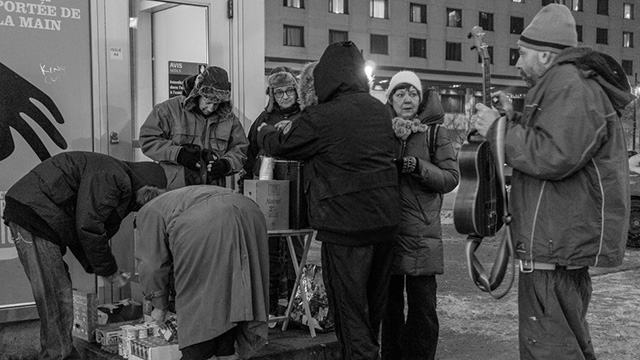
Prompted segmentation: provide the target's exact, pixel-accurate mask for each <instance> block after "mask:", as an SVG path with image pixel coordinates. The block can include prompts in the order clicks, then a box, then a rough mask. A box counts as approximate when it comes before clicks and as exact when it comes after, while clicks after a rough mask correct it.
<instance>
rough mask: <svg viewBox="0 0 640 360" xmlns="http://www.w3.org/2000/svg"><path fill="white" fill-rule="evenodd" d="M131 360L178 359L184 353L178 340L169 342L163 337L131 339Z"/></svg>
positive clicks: (129, 357)
mask: <svg viewBox="0 0 640 360" xmlns="http://www.w3.org/2000/svg"><path fill="white" fill-rule="evenodd" d="M130 346H131V348H130V349H129V354H128V359H129V360H139V359H140V360H178V359H180V358H181V357H182V353H181V352H180V350H179V349H178V342H177V341H172V342H168V341H166V340H165V339H164V338H162V337H150V338H146V339H136V340H131V343H130Z"/></svg>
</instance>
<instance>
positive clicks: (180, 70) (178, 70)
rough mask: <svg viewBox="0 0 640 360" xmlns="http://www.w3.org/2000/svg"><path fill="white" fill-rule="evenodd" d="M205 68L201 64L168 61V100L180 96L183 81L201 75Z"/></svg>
mask: <svg viewBox="0 0 640 360" xmlns="http://www.w3.org/2000/svg"><path fill="white" fill-rule="evenodd" d="M206 67H207V64H202V63H194V62H185V61H169V98H172V97H174V96H179V95H182V90H183V89H184V86H183V84H182V82H183V81H184V79H186V78H188V77H189V76H191V75H194V74H200V73H202V72H203V71H204V69H206Z"/></svg>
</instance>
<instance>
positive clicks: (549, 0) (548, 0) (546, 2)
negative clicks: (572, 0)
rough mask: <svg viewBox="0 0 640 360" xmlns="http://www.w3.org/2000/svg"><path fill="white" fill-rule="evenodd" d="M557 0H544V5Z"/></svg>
mask: <svg viewBox="0 0 640 360" xmlns="http://www.w3.org/2000/svg"><path fill="white" fill-rule="evenodd" d="M555 2H556V0H542V6H547V5H549V4H553V3H555Z"/></svg>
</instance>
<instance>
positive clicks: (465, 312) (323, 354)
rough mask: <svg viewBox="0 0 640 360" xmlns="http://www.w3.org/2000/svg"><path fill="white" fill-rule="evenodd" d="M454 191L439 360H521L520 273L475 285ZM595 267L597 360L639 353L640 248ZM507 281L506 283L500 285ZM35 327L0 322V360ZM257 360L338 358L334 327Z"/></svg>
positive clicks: (447, 221)
mask: <svg viewBox="0 0 640 360" xmlns="http://www.w3.org/2000/svg"><path fill="white" fill-rule="evenodd" d="M454 196H455V194H450V195H447V196H445V201H444V202H445V205H444V206H443V212H442V221H443V240H444V251H445V274H444V275H441V276H439V277H438V314H439V320H440V340H439V344H438V352H437V355H436V358H437V359H439V360H466V359H469V360H471V359H473V360H513V359H518V346H517V336H518V324H517V322H518V318H517V303H516V295H517V291H516V289H517V273H515V274H516V276H515V281H514V284H513V287H512V289H511V291H510V292H509V293H508V294H507V295H506V296H505V297H504V298H502V299H500V300H495V299H493V298H491V297H490V296H489V294H487V293H485V292H482V291H480V290H479V289H477V288H476V287H475V285H474V284H473V283H472V281H471V280H470V279H469V276H468V270H467V266H466V258H465V256H464V248H465V244H466V237H465V236H462V235H460V234H458V233H457V232H456V231H455V229H454V226H453V221H452V214H451V209H452V204H453V197H454ZM498 235H500V233H499V234H498ZM498 244H499V240H498V239H497V238H486V239H484V241H483V243H482V244H481V246H480V247H479V248H478V250H477V251H476V256H477V257H478V259H479V260H480V261H481V262H482V263H483V264H485V268H487V270H488V269H489V268H490V267H491V264H492V261H493V257H494V256H495V252H496V249H497V246H498ZM309 262H310V263H315V264H319V263H320V256H319V243H314V244H313V245H312V248H311V252H310V254H309ZM510 271H511V270H510ZM590 272H591V275H592V283H593V295H592V300H591V305H590V307H589V313H588V321H589V324H590V329H591V335H592V338H593V343H594V347H595V351H596V355H597V356H598V359H599V360H614V359H615V360H637V359H640V301H638V300H639V299H640V250H636V249H627V251H626V255H625V261H624V264H623V265H622V266H620V267H617V268H612V269H603V268H594V269H591V270H590ZM509 274H510V273H508V274H507V276H509ZM506 284H507V281H506V280H505V281H503V286H504V285H506ZM38 331H39V322H38V321H37V320H33V321H26V322H21V323H13V324H0V360H13V359H29V360H30V359H36V358H37V349H38V347H39V345H38V338H39V335H38ZM75 341H76V346H77V348H78V349H79V350H80V351H81V353H82V354H83V356H84V358H86V359H100V360H102V359H105V360H116V359H122V358H121V357H119V356H117V355H113V354H109V353H106V352H104V351H102V350H100V348H99V347H98V346H97V345H96V344H89V343H87V342H85V341H82V340H79V339H76V340H75ZM253 359H259V360H285V359H286V360H303V359H304V360H333V359H340V355H339V353H338V346H337V341H336V337H335V333H333V332H329V333H324V334H323V333H318V334H317V336H316V337H315V338H311V336H310V335H309V331H308V329H305V328H295V327H293V326H291V325H290V326H289V329H288V330H287V331H281V330H280V329H279V327H276V328H275V329H271V330H270V331H269V343H268V345H267V346H265V347H264V348H262V349H261V350H260V351H259V352H258V354H257V355H256V356H255V357H253Z"/></svg>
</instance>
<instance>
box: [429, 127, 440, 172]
mask: <svg viewBox="0 0 640 360" xmlns="http://www.w3.org/2000/svg"><path fill="white" fill-rule="evenodd" d="M439 129H440V124H431V125H429V128H427V141H428V145H429V159H430V160H431V162H432V163H433V159H434V157H435V155H436V148H437V147H438V142H437V139H438V130H439Z"/></svg>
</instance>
